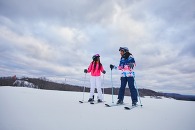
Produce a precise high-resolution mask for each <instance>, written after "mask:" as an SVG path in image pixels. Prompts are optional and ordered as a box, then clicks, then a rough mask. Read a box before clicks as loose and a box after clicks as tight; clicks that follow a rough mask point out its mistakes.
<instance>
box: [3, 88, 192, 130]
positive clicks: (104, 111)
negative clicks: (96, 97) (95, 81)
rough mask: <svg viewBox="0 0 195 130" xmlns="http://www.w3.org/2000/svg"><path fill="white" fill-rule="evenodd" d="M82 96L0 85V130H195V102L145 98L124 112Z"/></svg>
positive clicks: (120, 107) (109, 98) (75, 93)
mask: <svg viewBox="0 0 195 130" xmlns="http://www.w3.org/2000/svg"><path fill="white" fill-rule="evenodd" d="M88 95H89V94H88V93H87V94H85V99H86V100H87V98H88ZM81 98H82V93H79V92H64V91H51V90H40V89H33V88H23V87H21V88H20V87H0V130H195V124H194V121H195V102H187V101H177V100H173V99H166V98H163V99H152V98H149V97H147V98H141V100H142V102H143V105H144V106H143V108H135V109H132V110H130V111H127V110H124V106H119V107H112V108H107V107H105V106H104V104H96V105H91V104H86V103H85V104H80V103H79V102H78V101H79V100H81ZM115 99H116V97H115ZM105 100H106V101H107V103H109V102H111V96H110V95H105ZM125 102H130V100H129V97H125Z"/></svg>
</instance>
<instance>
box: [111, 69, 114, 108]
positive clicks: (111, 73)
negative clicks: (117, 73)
mask: <svg viewBox="0 0 195 130" xmlns="http://www.w3.org/2000/svg"><path fill="white" fill-rule="evenodd" d="M111 84H112V103H113V104H114V98H113V95H114V88H113V81H112V69H111Z"/></svg>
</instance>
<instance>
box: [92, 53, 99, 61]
mask: <svg viewBox="0 0 195 130" xmlns="http://www.w3.org/2000/svg"><path fill="white" fill-rule="evenodd" d="M98 57H100V55H99V54H95V55H94V56H93V57H92V59H93V60H95V59H97V58H98Z"/></svg>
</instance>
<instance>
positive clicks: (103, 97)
mask: <svg viewBox="0 0 195 130" xmlns="http://www.w3.org/2000/svg"><path fill="white" fill-rule="evenodd" d="M102 86H103V101H104V74H103V84H102Z"/></svg>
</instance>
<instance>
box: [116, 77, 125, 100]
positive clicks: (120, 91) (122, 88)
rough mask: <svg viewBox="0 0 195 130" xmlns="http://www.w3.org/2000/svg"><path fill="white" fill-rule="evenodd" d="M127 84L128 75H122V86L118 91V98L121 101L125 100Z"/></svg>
mask: <svg viewBox="0 0 195 130" xmlns="http://www.w3.org/2000/svg"><path fill="white" fill-rule="evenodd" d="M126 85H127V77H121V87H120V88H119V93H118V99H119V100H120V101H123V99H124V93H125V87H126Z"/></svg>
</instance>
